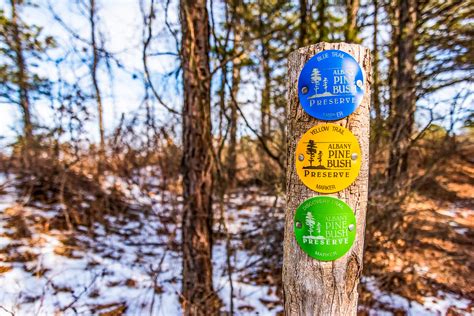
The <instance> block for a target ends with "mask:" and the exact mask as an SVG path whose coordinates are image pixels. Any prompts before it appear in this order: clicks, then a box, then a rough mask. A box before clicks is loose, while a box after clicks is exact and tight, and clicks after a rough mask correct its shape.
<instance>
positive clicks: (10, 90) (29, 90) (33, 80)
mask: <svg viewBox="0 0 474 316" xmlns="http://www.w3.org/2000/svg"><path fill="white" fill-rule="evenodd" d="M28 5H29V4H27V3H24V2H23V1H20V0H10V12H11V16H10V17H7V15H6V14H5V11H3V10H1V9H0V52H1V53H2V56H3V58H1V59H0V81H1V82H2V84H1V85H0V100H3V101H4V102H8V103H13V104H18V105H19V107H20V110H21V111H22V119H23V138H24V140H25V143H24V144H25V147H30V146H31V145H32V143H33V142H34V140H33V135H34V129H35V124H34V122H33V117H32V108H31V107H32V104H31V101H32V99H33V98H36V97H38V96H39V95H40V94H42V93H46V92H47V90H48V89H47V87H48V81H47V80H46V79H44V78H42V77H40V76H38V75H37V74H35V73H33V72H32V67H30V65H31V64H33V63H36V62H40V61H41V60H42V58H43V56H44V53H45V52H46V51H47V49H48V48H51V47H54V46H55V41H54V39H53V38H52V37H51V36H43V35H42V30H41V28H40V27H38V26H36V25H29V24H27V23H26V22H25V21H24V20H23V19H22V18H21V16H20V11H21V9H22V8H24V7H27V6H28Z"/></svg>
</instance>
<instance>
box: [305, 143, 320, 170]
mask: <svg viewBox="0 0 474 316" xmlns="http://www.w3.org/2000/svg"><path fill="white" fill-rule="evenodd" d="M317 149H318V148H317V147H316V143H315V142H314V140H312V139H310V140H309V141H308V145H306V154H307V155H309V159H308V161H309V166H310V167H312V166H313V161H314V156H316V153H317V152H318V150H317Z"/></svg>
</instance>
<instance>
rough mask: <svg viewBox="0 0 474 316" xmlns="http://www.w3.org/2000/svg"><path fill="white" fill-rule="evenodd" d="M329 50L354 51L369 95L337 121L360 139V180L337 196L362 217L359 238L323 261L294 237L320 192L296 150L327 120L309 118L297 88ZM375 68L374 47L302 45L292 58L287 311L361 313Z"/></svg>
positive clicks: (285, 267) (285, 260)
mask: <svg viewBox="0 0 474 316" xmlns="http://www.w3.org/2000/svg"><path fill="white" fill-rule="evenodd" d="M327 49H339V50H342V51H345V52H347V53H350V54H351V55H352V56H353V57H354V58H355V59H356V60H357V61H358V62H359V64H360V65H361V67H362V68H363V69H364V73H365V91H366V93H365V95H364V98H363V100H362V103H361V105H360V106H359V108H358V109H357V110H356V111H355V112H354V113H353V114H351V115H350V116H349V117H347V118H344V119H342V120H339V121H335V122H333V123H335V124H339V125H341V126H344V127H346V128H348V129H350V130H351V131H352V133H353V134H354V135H355V136H356V137H357V138H358V140H359V143H360V148H361V153H362V163H361V169H360V173H359V177H358V178H357V180H356V181H355V182H354V183H353V184H352V185H351V186H349V187H348V188H347V189H345V190H342V191H340V192H338V193H335V194H332V195H333V196H335V197H338V198H339V199H341V200H343V201H344V202H346V203H347V204H348V205H349V206H350V207H351V208H352V209H353V210H354V212H355V216H356V220H357V233H356V240H355V241H354V244H353V246H352V248H351V250H350V251H348V252H347V254H345V255H344V256H343V257H341V258H340V259H338V260H336V261H330V262H323V261H318V260H315V259H312V258H311V257H309V256H308V255H307V254H306V253H304V252H303V250H301V248H300V247H299V246H298V244H297V242H296V240H295V236H294V229H293V225H294V222H293V218H294V214H295V212H296V209H297V207H298V205H300V204H301V203H302V202H303V201H304V200H306V199H307V198H310V197H313V196H317V195H320V194H318V193H316V192H313V191H312V190H310V189H309V188H307V187H306V186H305V185H304V184H303V183H302V182H301V180H300V179H299V178H298V175H297V174H296V170H295V161H294V160H295V156H294V154H295V148H296V145H297V142H298V140H299V139H300V137H301V136H302V135H303V134H304V133H305V132H306V131H307V130H308V129H309V128H311V127H313V126H314V125H316V124H320V123H324V122H321V121H318V120H316V119H314V118H312V117H310V116H309V115H308V114H306V113H305V112H304V110H303V108H302V107H301V106H300V104H299V101H298V91H297V89H298V88H297V87H298V85H297V82H298V76H299V74H300V71H301V69H302V68H303V66H304V64H305V63H306V62H307V61H308V60H309V59H310V58H311V57H312V56H313V55H315V54H316V53H319V52H321V51H323V50H327ZM370 67H371V66H370V51H369V50H368V49H366V48H363V47H361V46H359V45H355V44H353V45H350V44H345V43H337V44H328V43H319V44H316V45H312V46H308V47H305V48H300V49H299V50H297V51H295V52H293V53H291V54H290V56H289V61H288V107H287V108H288V110H287V113H288V130H287V139H288V165H287V167H288V168H287V187H286V192H287V193H286V196H287V198H286V202H287V203H286V211H285V215H286V220H285V237H284V257H283V290H284V300H285V302H284V304H285V314H286V315H324V316H326V315H355V314H356V312H357V299H358V293H357V285H358V283H359V277H360V275H361V272H362V263H363V260H362V254H363V247H364V231H365V214H366V208H367V193H368V189H367V186H368V174H369V166H368V162H369V130H370V127H369V118H370V113H369V107H370V82H371V68H370Z"/></svg>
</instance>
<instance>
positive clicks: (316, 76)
mask: <svg viewBox="0 0 474 316" xmlns="http://www.w3.org/2000/svg"><path fill="white" fill-rule="evenodd" d="M311 82H312V83H314V90H315V92H316V93H315V94H314V95H312V96H310V97H308V99H314V98H321V97H329V96H332V95H333V94H332V93H331V92H329V91H328V88H329V80H328V78H326V77H325V76H324V74H323V73H322V72H321V70H320V69H319V68H316V67H315V68H313V71H311ZM321 83H322V85H323V87H322V88H321V87H320V85H321ZM323 89H324V91H323Z"/></svg>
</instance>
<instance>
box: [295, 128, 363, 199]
mask: <svg viewBox="0 0 474 316" xmlns="http://www.w3.org/2000/svg"><path fill="white" fill-rule="evenodd" d="M295 155H296V159H295V165H296V172H297V174H298V176H299V178H300V179H301V181H302V182H303V183H304V184H305V185H306V186H307V187H308V188H310V189H311V190H313V191H317V192H320V193H334V192H338V191H341V190H344V189H345V188H347V187H348V186H349V185H351V184H352V183H353V182H354V180H355V179H356V178H357V176H358V175H359V170H360V162H361V152H360V146H359V142H358V141H357V138H356V137H355V136H354V134H352V133H351V131H349V130H348V129H347V128H345V127H342V126H340V125H336V124H323V125H316V126H314V127H312V128H311V129H309V130H308V131H307V132H306V133H305V134H304V135H303V136H302V137H301V139H300V140H299V142H298V145H297V146H296V151H295Z"/></svg>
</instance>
